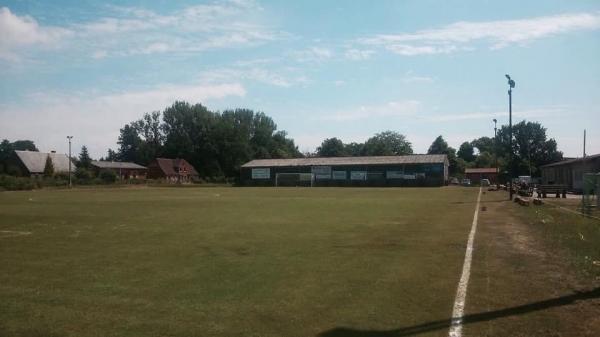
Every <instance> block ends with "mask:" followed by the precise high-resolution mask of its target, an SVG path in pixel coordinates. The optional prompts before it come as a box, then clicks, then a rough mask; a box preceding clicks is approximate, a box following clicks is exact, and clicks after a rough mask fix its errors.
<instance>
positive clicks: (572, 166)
mask: <svg viewBox="0 0 600 337" xmlns="http://www.w3.org/2000/svg"><path fill="white" fill-rule="evenodd" d="M540 169H541V170H542V184H555V185H567V189H568V190H570V191H574V192H581V191H582V189H583V174H584V173H599V172H600V154H595V155H591V156H586V157H585V158H575V159H568V160H563V161H559V162H556V163H552V164H548V165H544V166H541V167H540Z"/></svg>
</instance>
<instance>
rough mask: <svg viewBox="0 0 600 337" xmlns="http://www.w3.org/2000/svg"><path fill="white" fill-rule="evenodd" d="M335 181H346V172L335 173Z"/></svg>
mask: <svg viewBox="0 0 600 337" xmlns="http://www.w3.org/2000/svg"><path fill="white" fill-rule="evenodd" d="M333 179H335V180H346V179H347V178H346V171H333Z"/></svg>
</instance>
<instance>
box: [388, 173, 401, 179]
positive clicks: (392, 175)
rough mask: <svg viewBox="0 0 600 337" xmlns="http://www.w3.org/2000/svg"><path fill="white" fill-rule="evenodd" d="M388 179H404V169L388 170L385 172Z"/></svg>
mask: <svg viewBox="0 0 600 337" xmlns="http://www.w3.org/2000/svg"><path fill="white" fill-rule="evenodd" d="M385 176H386V178H387V179H404V172H402V171H387V172H385Z"/></svg>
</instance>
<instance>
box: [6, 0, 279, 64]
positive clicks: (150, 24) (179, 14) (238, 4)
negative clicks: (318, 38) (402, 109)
mask: <svg viewBox="0 0 600 337" xmlns="http://www.w3.org/2000/svg"><path fill="white" fill-rule="evenodd" d="M108 8H109V9H110V10H112V12H111V15H107V16H105V17H100V18H98V19H96V20H94V21H89V22H83V23H72V24H67V25H65V26H63V27H49V26H40V25H39V24H38V23H37V21H36V20H35V19H34V18H32V17H30V16H17V15H15V14H13V13H12V12H11V11H10V10H9V9H8V8H6V7H2V8H0V36H2V38H1V39H0V58H2V59H17V58H18V56H19V55H20V54H21V53H23V52H24V48H25V47H29V48H34V47H35V48H38V47H40V46H58V42H63V43H62V45H61V47H64V49H66V50H68V51H71V52H73V51H75V52H83V54H84V55H89V56H91V57H92V58H105V57H111V56H129V55H136V54H155V53H166V52H169V53H197V52H202V51H206V50H212V49H223V48H239V47H249V46H257V45H261V44H264V43H267V42H270V41H275V40H279V39H284V38H287V37H289V34H287V33H285V32H282V31H279V30H275V29H272V28H271V27H269V26H267V25H265V24H263V21H264V20H262V19H261V16H260V15H258V14H259V13H260V11H262V8H260V7H259V6H258V5H256V4H255V3H254V2H252V1H216V2H212V3H207V4H202V5H195V6H189V7H185V8H183V9H181V10H179V11H175V12H172V13H166V14H163V13H156V12H153V11H150V10H146V9H143V8H135V7H118V6H108ZM67 37H68V39H67Z"/></svg>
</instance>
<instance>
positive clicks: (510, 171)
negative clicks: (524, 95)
mask: <svg viewBox="0 0 600 337" xmlns="http://www.w3.org/2000/svg"><path fill="white" fill-rule="evenodd" d="M505 76H506V78H507V79H508V136H509V141H508V144H509V147H510V151H509V153H508V154H509V156H508V179H509V180H508V189H509V192H508V196H509V197H510V200H511V201H512V197H513V186H512V185H513V184H512V176H513V148H512V89H513V88H514V87H515V81H513V80H512V79H511V78H510V76H509V75H508V74H506V75H505Z"/></svg>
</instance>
